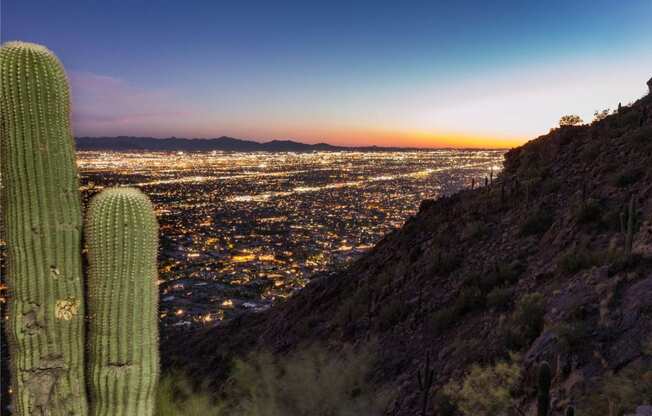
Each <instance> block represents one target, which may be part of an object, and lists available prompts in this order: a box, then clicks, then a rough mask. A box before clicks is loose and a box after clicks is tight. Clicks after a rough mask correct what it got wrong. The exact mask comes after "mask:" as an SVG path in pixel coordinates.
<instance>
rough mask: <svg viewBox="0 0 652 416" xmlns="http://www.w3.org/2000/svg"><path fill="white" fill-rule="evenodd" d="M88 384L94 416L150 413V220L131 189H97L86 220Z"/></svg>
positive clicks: (153, 347)
mask: <svg viewBox="0 0 652 416" xmlns="http://www.w3.org/2000/svg"><path fill="white" fill-rule="evenodd" d="M86 227H87V229H86V232H87V241H88V258H89V266H90V267H89V276H88V305H89V314H90V320H89V354H90V356H89V360H90V363H89V389H90V399H91V413H92V414H93V415H95V416H100V415H102V416H135V415H138V416H148V415H152V414H153V410H154V399H155V396H156V384H157V382H158V376H159V374H158V368H159V351H158V309H157V305H158V286H157V282H156V280H157V263H156V256H157V235H158V225H157V223H156V217H155V216H154V211H153V209H152V204H151V203H150V201H149V199H148V198H147V197H146V196H145V195H144V194H142V193H141V192H140V191H138V190H136V189H129V188H113V189H109V190H106V191H103V192H102V193H100V194H99V195H98V196H96V197H95V198H94V199H93V201H92V202H91V204H90V207H89V212H88V219H87V222H86Z"/></svg>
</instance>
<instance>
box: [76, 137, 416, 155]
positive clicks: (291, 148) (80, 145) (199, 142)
mask: <svg viewBox="0 0 652 416" xmlns="http://www.w3.org/2000/svg"><path fill="white" fill-rule="evenodd" d="M76 142H77V149H78V150H113V151H138V150H149V151H191V152H192V151H212V150H218V151H229V152H255V151H264V152H310V151H347V150H348V151H352V150H357V151H381V150H382V151H393V150H408V148H398V147H378V146H366V147H345V146H333V145H330V144H328V143H317V144H306V143H299V142H295V141H292V140H272V141H268V142H264V143H259V142H255V141H252V140H242V139H235V138H233V137H226V136H222V137H218V138H215V139H183V138H177V137H170V138H166V139H158V138H155V137H128V136H119V137H77V138H76ZM412 150H414V149H412Z"/></svg>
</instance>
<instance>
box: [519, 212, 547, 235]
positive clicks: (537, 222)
mask: <svg viewBox="0 0 652 416" xmlns="http://www.w3.org/2000/svg"><path fill="white" fill-rule="evenodd" d="M554 220H555V219H554V217H553V215H552V213H551V212H550V211H549V210H546V209H539V210H537V211H535V212H533V213H531V214H530V216H529V217H528V218H527V220H526V221H525V223H523V225H522V226H521V235H522V236H524V237H527V236H530V235H538V234H543V233H545V232H546V231H548V228H550V226H551V225H552V223H553V222H554Z"/></svg>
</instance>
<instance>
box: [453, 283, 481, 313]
mask: <svg viewBox="0 0 652 416" xmlns="http://www.w3.org/2000/svg"><path fill="white" fill-rule="evenodd" d="M484 301H485V298H484V296H483V295H482V292H481V291H480V288H478V287H477V286H471V287H464V288H462V290H461V291H460V294H459V295H458V296H457V299H456V300H455V305H454V309H455V310H456V311H458V314H460V315H461V314H465V313H468V312H472V311H475V310H477V309H480V308H482V307H483V306H484Z"/></svg>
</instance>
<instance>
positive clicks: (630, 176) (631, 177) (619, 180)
mask: <svg viewBox="0 0 652 416" xmlns="http://www.w3.org/2000/svg"><path fill="white" fill-rule="evenodd" d="M643 174H644V172H643V170H642V169H639V168H634V169H628V170H626V171H624V172H622V173H621V174H620V175H618V176H617V177H616V186H618V187H620V188H625V187H628V186H630V185H633V184H635V183H636V182H638V181H639V180H640V179H641V178H642V177H643Z"/></svg>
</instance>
